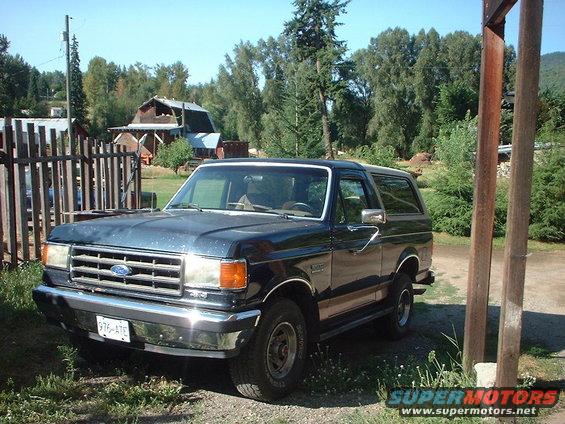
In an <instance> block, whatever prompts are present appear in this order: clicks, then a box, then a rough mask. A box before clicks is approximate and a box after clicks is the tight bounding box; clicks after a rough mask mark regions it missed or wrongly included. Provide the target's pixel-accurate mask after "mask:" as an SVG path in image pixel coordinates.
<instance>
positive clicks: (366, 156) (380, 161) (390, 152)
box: [351, 143, 397, 168]
mask: <svg viewBox="0 0 565 424" xmlns="http://www.w3.org/2000/svg"><path fill="white" fill-rule="evenodd" d="M351 156H353V157H354V158H357V159H360V160H362V161H364V162H367V163H368V164H371V165H377V166H386V167H388V168H397V166H396V160H397V158H396V154H395V151H394V148H393V147H392V146H383V145H381V144H378V143H373V144H372V145H371V146H359V147H357V148H355V149H354V150H353V151H352V152H351Z"/></svg>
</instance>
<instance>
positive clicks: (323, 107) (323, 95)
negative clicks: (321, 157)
mask: <svg viewBox="0 0 565 424" xmlns="http://www.w3.org/2000/svg"><path fill="white" fill-rule="evenodd" d="M347 3H348V1H340V0H331V1H330V0H295V1H294V6H295V8H296V9H295V11H294V18H293V19H292V20H291V21H289V22H287V23H286V24H285V33H286V34H287V35H288V36H290V37H291V39H292V43H293V53H294V55H295V57H296V59H297V60H298V61H303V62H305V63H307V64H309V65H310V66H311V67H313V68H314V69H315V71H316V77H315V78H313V79H312V81H311V87H312V93H313V95H314V96H316V97H317V98H318V103H319V108H320V115H321V120H322V131H323V136H324V147H325V151H326V158H328V159H333V157H334V156H333V149H332V142H333V140H332V138H333V136H332V133H331V130H330V120H329V112H328V102H329V101H330V100H333V99H334V98H335V96H336V94H337V93H338V92H339V91H340V90H343V87H344V84H343V81H341V80H339V79H338V80H336V79H335V78H334V77H335V75H337V72H336V70H337V69H339V67H340V66H341V65H343V55H344V54H345V51H346V47H345V43H344V42H343V41H340V40H338V39H337V36H336V33H335V28H336V26H338V25H339V23H338V22H336V19H337V17H338V16H339V15H340V14H342V13H344V12H345V7H346V6H347Z"/></svg>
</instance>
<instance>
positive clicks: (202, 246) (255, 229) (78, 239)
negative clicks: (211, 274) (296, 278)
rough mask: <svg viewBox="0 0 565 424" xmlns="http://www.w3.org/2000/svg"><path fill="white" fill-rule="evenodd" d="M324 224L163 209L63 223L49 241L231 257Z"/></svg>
mask: <svg viewBox="0 0 565 424" xmlns="http://www.w3.org/2000/svg"><path fill="white" fill-rule="evenodd" d="M321 227H323V224H322V223H321V222H318V221H310V220H300V219H296V220H295V219H284V218H281V217H279V216H276V215H272V216H271V215H262V214H255V213H237V214H236V213H221V212H210V211H202V212H200V211H197V210H182V211H161V212H153V213H136V214H127V215H120V216H114V217H108V218H99V219H93V220H89V221H83V222H78V223H74V224H64V225H60V226H58V227H55V228H54V229H53V231H52V232H51V234H50V236H49V241H51V242H59V243H71V244H87V245H102V246H113V247H123V248H131V249H146V250H156V251H165V252H175V253H189V252H190V253H195V254H199V255H206V256H214V257H224V258H232V257H240V255H245V254H246V252H244V251H243V250H248V249H249V248H251V249H252V250H254V251H255V254H257V253H258V252H256V246H257V245H265V242H267V245H268V246H269V247H268V250H270V251H271V252H272V251H273V250H278V249H277V248H276V245H280V244H281V243H282V244H284V245H285V247H287V248H288V247H290V246H288V241H289V240H296V239H297V236H299V235H301V236H302V237H299V238H301V239H303V238H304V237H308V235H309V234H310V233H311V231H309V229H310V230H314V229H318V230H319V229H320V228H321ZM259 242H260V243H259ZM301 244H302V245H303V241H302V243H301ZM247 253H251V252H247ZM254 256H255V255H254Z"/></svg>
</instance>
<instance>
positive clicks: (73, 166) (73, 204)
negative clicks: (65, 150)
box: [67, 137, 78, 222]
mask: <svg viewBox="0 0 565 424" xmlns="http://www.w3.org/2000/svg"><path fill="white" fill-rule="evenodd" d="M69 147H70V154H71V157H72V158H71V160H70V161H68V162H67V163H68V164H69V175H68V178H69V182H70V184H68V187H69V190H68V191H67V194H68V195H69V206H70V208H71V209H70V210H71V212H75V211H77V210H78V202H77V194H78V185H77V161H76V160H75V159H74V157H76V155H77V138H74V137H73V138H72V139H71V140H70V142H69ZM69 220H70V222H74V221H75V215H74V214H70V215H69Z"/></svg>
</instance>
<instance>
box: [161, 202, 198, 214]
mask: <svg viewBox="0 0 565 424" xmlns="http://www.w3.org/2000/svg"><path fill="white" fill-rule="evenodd" d="M167 209H196V210H197V211H198V212H202V208H201V207H200V206H198V205H197V204H195V203H175V204H173V205H170V206H169V207H168V208H167Z"/></svg>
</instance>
